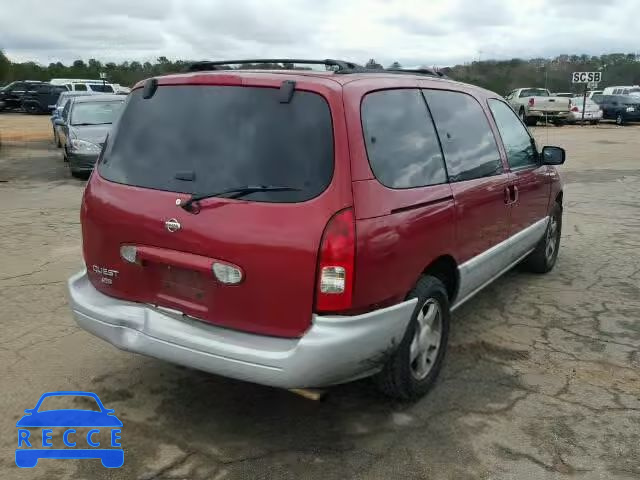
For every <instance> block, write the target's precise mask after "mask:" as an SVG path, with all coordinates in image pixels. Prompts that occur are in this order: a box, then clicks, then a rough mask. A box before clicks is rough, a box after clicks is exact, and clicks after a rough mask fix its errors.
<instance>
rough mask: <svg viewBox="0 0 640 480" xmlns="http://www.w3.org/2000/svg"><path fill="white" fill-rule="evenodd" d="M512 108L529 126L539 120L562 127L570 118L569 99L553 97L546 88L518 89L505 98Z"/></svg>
mask: <svg viewBox="0 0 640 480" xmlns="http://www.w3.org/2000/svg"><path fill="white" fill-rule="evenodd" d="M505 98H506V99H507V101H508V102H509V104H510V105H511V108H513V110H514V111H515V112H516V113H517V114H518V115H519V116H520V118H521V119H522V121H523V122H524V123H525V124H526V125H529V126H533V125H535V124H536V123H538V120H547V121H550V122H552V123H555V124H556V125H562V124H563V123H565V121H566V120H567V118H568V117H569V111H570V105H569V103H570V102H569V100H570V99H569V98H566V97H553V96H551V93H549V90H547V89H546V88H516V89H515V90H513V91H512V92H510V93H509V95H507V96H506V97H505Z"/></svg>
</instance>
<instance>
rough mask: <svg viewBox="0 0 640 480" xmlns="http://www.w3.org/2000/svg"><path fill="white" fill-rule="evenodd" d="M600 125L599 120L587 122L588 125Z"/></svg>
mask: <svg viewBox="0 0 640 480" xmlns="http://www.w3.org/2000/svg"><path fill="white" fill-rule="evenodd" d="M599 123H600V120H591V121H590V122H589V124H590V125H598V124H599Z"/></svg>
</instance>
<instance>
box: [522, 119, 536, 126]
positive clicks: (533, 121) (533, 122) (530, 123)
mask: <svg viewBox="0 0 640 480" xmlns="http://www.w3.org/2000/svg"><path fill="white" fill-rule="evenodd" d="M524 123H525V124H526V125H527V127H535V126H536V125H537V124H538V119H537V118H536V117H526V119H525V121H524Z"/></svg>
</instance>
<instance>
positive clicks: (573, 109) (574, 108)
mask: <svg viewBox="0 0 640 480" xmlns="http://www.w3.org/2000/svg"><path fill="white" fill-rule="evenodd" d="M571 111H572V112H579V111H580V109H579V108H578V107H573V108H572V109H571Z"/></svg>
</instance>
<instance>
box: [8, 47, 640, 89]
mask: <svg viewBox="0 0 640 480" xmlns="http://www.w3.org/2000/svg"><path fill="white" fill-rule="evenodd" d="M190 63H191V62H190V61H185V60H177V61H171V60H169V59H168V58H167V57H164V56H162V57H159V58H157V59H156V61H155V62H153V63H151V62H137V61H131V62H122V63H114V62H106V63H103V62H101V61H99V60H96V59H94V58H92V59H89V60H88V61H87V62H85V61H84V60H75V61H74V62H73V63H72V64H70V65H65V64H63V63H61V62H56V63H50V64H49V65H47V66H45V65H40V64H38V63H36V62H22V63H19V62H12V61H11V60H10V59H9V58H7V56H6V55H5V54H4V53H3V52H2V51H1V50H0V85H4V84H6V83H9V82H11V81H13V80H43V81H47V80H49V79H51V78H99V77H100V73H101V72H104V73H106V75H107V79H108V81H110V82H112V83H119V84H121V85H126V86H133V85H134V84H135V83H136V82H138V81H139V80H142V79H145V78H149V77H153V76H157V75H164V74H167V73H175V72H181V71H185V70H186V69H187V67H188V65H189V64H190ZM365 66H366V68H369V69H374V70H375V69H382V68H385V67H384V66H383V65H382V64H380V63H378V62H377V61H376V60H375V59H373V58H371V59H369V61H367V62H365ZM285 67H291V66H290V65H285ZM244 68H282V67H280V66H278V65H246V66H244ZM386 68H402V65H400V63H399V62H393V63H391V64H390V65H387V66H386ZM440 70H441V71H442V72H443V73H445V74H446V75H447V76H449V77H450V78H453V79H455V80H459V81H462V82H467V83H472V84H475V85H479V86H481V87H484V88H487V89H489V90H493V91H495V92H498V93H501V94H505V93H507V92H509V91H510V90H512V89H514V88H518V87H546V88H548V89H550V90H551V91H575V92H578V91H579V90H580V89H581V88H583V86H582V85H572V84H571V73H572V72H576V71H601V72H602V78H603V81H602V83H601V84H600V87H604V86H607V85H637V84H640V55H637V54H635V53H626V54H625V53H612V54H606V55H600V56H590V55H586V54H583V55H568V54H563V55H559V56H557V57H555V58H533V59H529V60H523V59H519V58H514V59H511V60H485V61H476V62H471V63H467V64H464V65H456V66H454V67H446V68H441V69H440Z"/></svg>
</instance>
